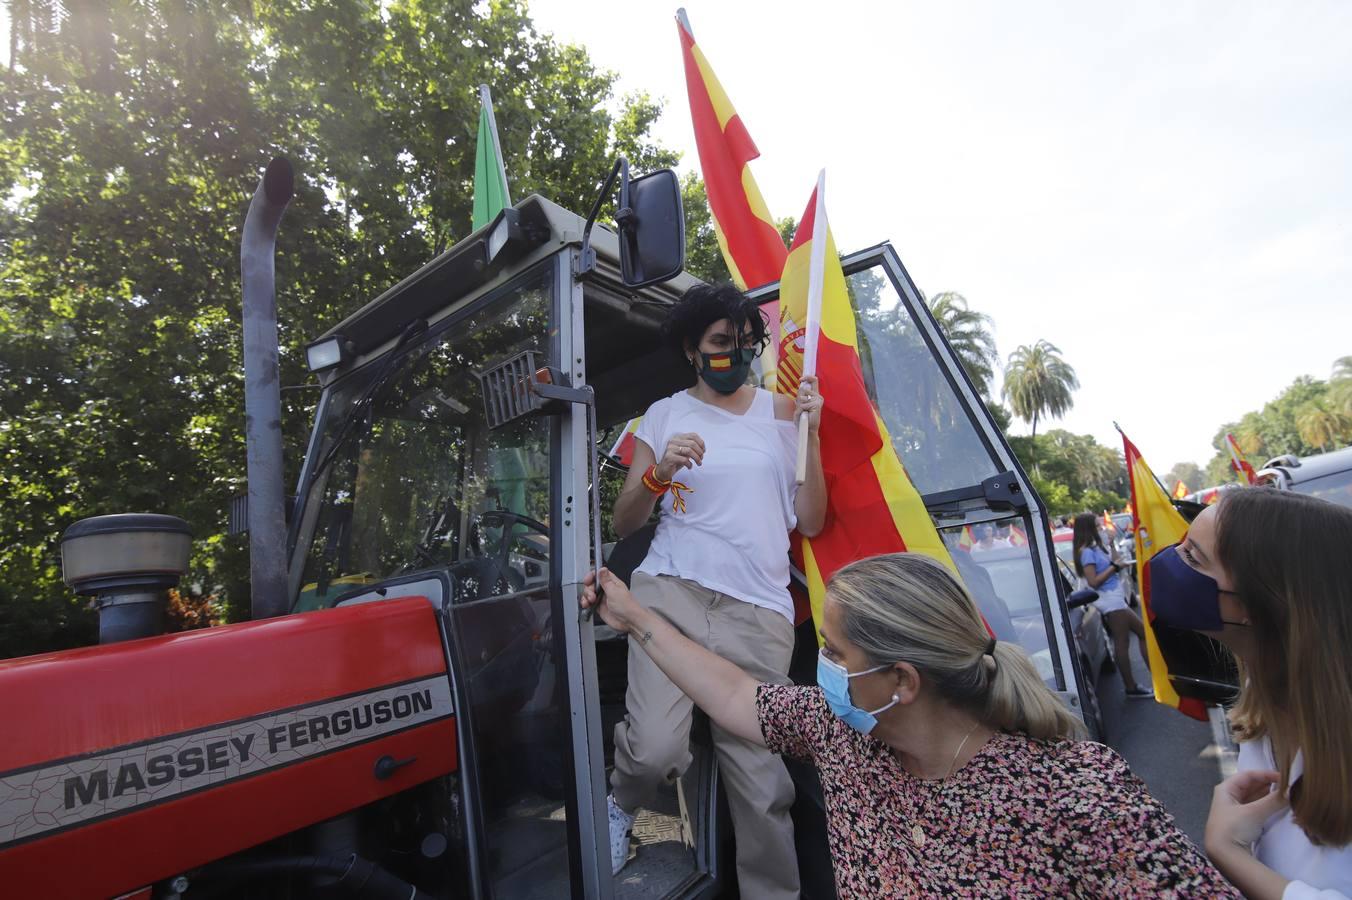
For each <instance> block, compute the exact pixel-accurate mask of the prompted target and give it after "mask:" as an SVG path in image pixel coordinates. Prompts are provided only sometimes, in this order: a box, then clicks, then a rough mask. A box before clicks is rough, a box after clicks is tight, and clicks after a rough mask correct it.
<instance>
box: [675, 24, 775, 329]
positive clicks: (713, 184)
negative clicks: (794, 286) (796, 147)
mask: <svg viewBox="0 0 1352 900" xmlns="http://www.w3.org/2000/svg"><path fill="white" fill-rule="evenodd" d="M676 26H677V29H678V30H679V31H680V33H681V51H682V54H683V55H684V57H685V86H686V91H687V93H689V95H690V118H691V120H692V121H693V122H694V126H695V146H696V147H697V148H698V149H699V165H700V170H701V171H702V172H703V173H704V188H705V190H706V191H707V192H708V194H709V212H710V213H712V214H713V220H714V234H716V235H717V236H718V246H719V247H720V248H721V249H722V251H723V259H724V260H725V261H726V262H727V264H728V271H729V272H731V273H732V280H733V281H735V282H736V283H737V286H738V287H739V288H741V289H742V290H747V289H748V288H754V287H760V286H761V285H763V284H769V283H770V282H772V281H776V280H777V279H778V278H779V274H780V272H782V271H783V269H784V258H785V256H786V255H787V252H786V251H785V249H784V241H783V239H782V238H780V236H779V232H778V231H777V230H776V229H775V225H774V219H772V218H771V217H770V211H769V210H768V209H767V208H766V206H765V200H764V199H763V198H762V197H761V192H760V188H758V187H757V186H756V179H754V178H752V177H751V169H750V168H749V167H748V166H747V163H749V162H751V160H753V159H755V158H757V157H758V156H760V151H759V150H757V149H756V144H755V142H754V141H752V140H751V135H750V134H749V133H747V130H746V125H744V124H743V123H742V118H741V116H739V115H737V110H735V109H733V108H732V101H730V100H729V99H728V95H727V94H725V93H724V92H723V86H722V85H721V84H719V83H718V78H717V77H716V76H715V75H714V70H713V69H712V68H711V67H710V66H709V61H708V60H707V59H705V58H704V54H703V53H701V52H700V49H699V47H698V46H696V44H695V38H694V35H692V34H691V33H690V26H689V22H688V21H687V20H685V18H684V10H682V11H681V12H680V13H678V14H677V18H676ZM770 312H771V313H773V310H770Z"/></svg>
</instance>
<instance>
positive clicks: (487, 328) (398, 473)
mask: <svg viewBox="0 0 1352 900" xmlns="http://www.w3.org/2000/svg"><path fill="white" fill-rule="evenodd" d="M549 279H550V275H549V270H548V269H545V270H542V271H541V272H540V273H539V274H537V275H536V276H534V277H533V278H530V279H528V281H527V282H526V283H524V284H521V285H519V286H518V287H516V288H515V289H514V290H509V291H508V292H506V293H505V294H502V295H500V296H499V297H497V298H496V299H494V300H491V301H489V302H488V303H487V304H486V305H483V306H480V307H479V308H478V309H477V310H475V311H474V312H472V313H470V314H469V315H468V316H465V317H461V318H458V319H457V320H455V321H454V322H453V324H452V325H451V326H450V327H439V328H438V330H437V331H436V332H435V333H433V334H431V335H429V336H428V337H426V338H425V339H424V340H423V341H422V343H421V344H419V345H417V346H415V347H413V348H412V349H411V350H408V351H405V352H404V355H403V357H402V359H399V360H397V361H396V362H395V363H394V364H393V365H394V368H393V369H390V368H388V367H386V366H384V365H382V362H383V361H378V362H376V363H373V364H371V365H368V366H366V367H365V368H364V369H362V370H361V371H358V372H356V373H354V374H353V375H351V376H349V377H348V378H347V379H346V380H345V381H344V382H342V383H340V384H339V385H338V386H336V387H335V388H334V389H333V391H332V395H331V397H330V398H329V402H328V403H327V404H326V405H325V410H324V421H323V422H322V423H321V424H320V428H321V430H322V433H323V434H324V441H323V443H322V444H321V445H320V447H319V450H318V452H319V453H320V455H319V456H318V457H317V458H318V459H321V460H325V459H327V460H328V464H327V465H325V466H323V468H322V470H321V471H320V472H319V474H318V477H317V478H315V479H314V484H313V485H312V486H311V488H310V490H311V497H310V499H309V502H308V503H307V507H309V508H317V510H318V512H317V516H315V518H314V519H313V521H314V523H315V524H314V529H313V532H312V534H311V535H310V536H309V541H308V552H307V553H306V555H305V561H304V566H303V574H302V577H301V580H300V587H299V592H298V596H297V597H296V598H295V608H296V609H297V610H303V609H314V608H319V607H325V606H330V605H332V603H333V602H334V600H335V599H336V598H338V597H340V596H341V595H342V594H344V593H350V592H352V591H354V590H357V589H359V588H360V586H362V585H366V584H370V583H373V582H376V581H380V580H382V579H384V578H388V577H391V576H393V575H397V574H400V573H403V572H409V571H414V570H417V569H424V568H429V567H434V566H452V565H456V564H459V565H456V568H455V569H454V570H453V572H454V574H456V575H457V576H459V578H460V579H461V580H462V581H463V582H464V583H462V584H461V585H459V587H460V589H461V590H462V591H465V590H467V591H469V592H470V593H471V595H472V596H487V595H492V594H502V593H507V592H509V591H511V590H520V589H522V588H523V587H527V586H530V585H531V584H534V583H542V582H544V581H546V580H547V577H548V549H549V541H548V533H547V529H548V521H549V427H548V424H547V422H546V421H545V420H543V419H540V418H526V419H519V420H517V421H515V422H511V423H509V424H507V425H505V426H503V427H500V428H495V429H492V430H490V429H489V427H488V424H487V419H486V415H485V408H484V397H483V392H482V390H481V387H480V381H479V378H478V377H477V376H478V374H479V373H481V372H482V371H483V370H484V369H486V368H489V367H491V366H492V365H493V364H494V363H496V362H500V361H502V360H504V359H506V358H509V357H511V356H514V355H516V354H517V353H519V352H521V351H525V350H533V351H536V352H537V353H538V354H539V356H538V360H539V362H538V364H541V365H542V364H544V363H545V362H546V361H547V360H548V354H549V337H548V333H549V297H550V291H549V283H548V282H549ZM382 376H384V377H382ZM353 415H356V416H357V417H358V421H357V422H355V423H353V422H351V421H350V419H351V417H352V416H353ZM345 423H346V424H345ZM335 441H337V442H338V443H337V444H336V446H334V442H335ZM304 538H305V536H304V535H302V539H304ZM490 563H491V564H490Z"/></svg>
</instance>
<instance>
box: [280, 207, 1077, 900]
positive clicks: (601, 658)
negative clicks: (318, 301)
mask: <svg viewBox="0 0 1352 900" xmlns="http://www.w3.org/2000/svg"><path fill="white" fill-rule="evenodd" d="M678 217H679V210H678ZM593 218H594V216H593ZM622 224H623V223H622ZM677 224H679V222H678V223H677ZM626 240H632V241H633V242H634V245H633V246H630V247H628V248H622V247H621V242H622V241H626ZM642 241H643V238H642V237H635V236H634V235H632V234H628V235H627V234H626V232H625V230H624V229H623V228H621V230H620V235H619V236H617V235H616V234H614V233H612V232H610V231H608V230H605V229H602V228H592V227H591V226H590V223H589V220H584V219H583V218H582V217H580V216H578V215H575V214H573V213H571V212H569V211H567V210H564V209H562V208H561V207H559V206H557V205H555V204H553V203H551V202H550V201H548V200H546V199H544V198H542V197H538V196H532V197H529V198H527V199H525V200H523V201H522V202H520V203H518V204H517V205H516V206H515V207H514V208H511V209H508V210H505V211H504V212H503V213H502V214H500V215H499V217H498V218H497V219H496V220H495V221H494V222H492V223H490V224H489V225H488V226H486V227H485V228H483V229H481V230H480V231H478V232H476V233H475V234H473V235H471V236H470V237H469V238H467V239H465V240H464V241H462V242H461V243H460V244H458V245H457V246H455V247H453V248H452V249H450V250H449V251H447V252H446V253H444V254H442V255H441V256H439V257H438V258H436V259H435V260H433V261H432V262H430V263H428V264H427V265H426V266H424V267H423V268H422V269H420V270H419V271H418V272H416V273H414V274H413V275H411V276H410V277H408V278H406V279H405V280H404V281H402V282H400V283H399V284H398V285H396V286H394V287H393V288H391V289H390V290H389V291H386V292H385V293H384V294H382V295H381V296H379V297H378V298H376V299H375V300H374V301H372V302H371V303H369V304H367V305H366V306H364V307H363V308H361V309H360V310H358V311H357V312H355V313H354V314H352V315H351V316H349V317H348V318H347V319H346V320H344V321H343V322H341V323H339V324H338V325H337V326H335V327H334V328H333V329H331V330H330V331H329V332H328V333H326V334H325V335H323V336H322V337H321V338H320V339H318V340H317V341H315V342H314V343H312V344H311V345H310V347H309V358H310V362H311V367H312V369H314V370H315V372H316V374H317V376H318V377H319V379H320V381H321V384H322V386H323V394H322V397H321V399H320V401H319V403H318V409H317V413H316V420H315V427H314V431H313V436H312V439H311V444H310V447H309V450H308V453H307V456H306V461H305V465H304V467H303V471H302V474H301V477H300V484H299V488H298V496H297V498H296V501H295V506H294V509H293V510H292V512H291V516H290V521H291V525H290V534H289V540H288V553H289V559H288V565H287V571H288V578H289V583H288V592H289V597H288V602H289V603H290V606H291V609H292V611H293V612H304V611H317V610H327V609H333V608H344V607H352V606H357V605H361V604H368V603H380V602H383V601H388V600H392V599H395V598H400V597H408V596H421V597H426V598H428V599H429V600H430V601H431V603H432V604H433V605H434V606H435V607H436V609H437V616H438V621H439V623H440V626H439V627H440V628H441V630H442V633H443V640H444V642H445V647H446V653H447V660H448V669H449V672H450V675H451V681H452V694H453V699H454V705H455V709H456V729H457V735H458V761H459V762H458V765H459V767H458V773H457V777H456V779H455V780H454V782H453V785H452V790H451V791H450V792H449V794H450V796H451V797H452V801H453V809H451V810H447V811H445V813H444V814H445V815H446V816H447V817H448V818H454V819H455V820H456V821H455V823H454V828H452V829H450V832H449V833H452V834H454V835H455V836H456V837H457V841H456V848H455V852H454V853H451V854H449V856H448V857H447V858H448V859H449V860H451V862H450V863H448V865H454V866H455V867H456V868H457V870H458V872H459V874H458V875H457V878H456V879H455V880H459V881H461V883H463V884H464V886H465V892H466V894H467V895H469V896H476V897H478V896H484V897H490V896H491V897H511V898H557V897H562V896H573V897H589V898H591V897H602V898H605V897H622V898H628V897H651V898H661V897H691V896H715V895H717V894H718V893H719V892H720V891H721V890H722V888H723V887H724V886H729V885H732V884H734V883H735V869H734V865H733V856H732V852H733V851H732V847H731V843H730V842H731V839H732V831H731V826H730V821H729V819H728V817H727V812H726V808H725V806H724V804H723V801H721V799H720V788H719V776H718V770H717V765H716V763H715V760H714V755H713V752H712V742H711V740H710V737H709V734H708V727H707V723H702V722H699V721H697V723H696V726H695V728H694V732H693V734H692V745H693V746H692V752H693V755H694V760H695V761H694V764H693V765H692V766H691V768H690V769H689V770H688V771H687V772H686V773H685V775H684V776H683V777H682V778H681V779H679V780H678V781H677V782H676V783H675V784H673V785H671V786H670V788H669V789H668V790H667V791H666V793H665V794H664V796H662V797H661V798H660V799H659V801H658V802H657V803H656V804H655V806H656V807H657V808H655V809H652V810H645V811H644V812H643V813H642V814H641V815H640V818H639V821H638V823H637V825H636V829H635V834H636V837H637V840H638V842H639V844H640V847H639V850H638V854H637V857H636V858H635V859H634V860H632V861H631V862H630V863H629V865H628V866H626V867H625V868H624V869H623V870H622V871H621V872H620V874H619V875H618V876H614V877H612V875H611V872H610V864H609V849H608V844H607V825H606V807H605V797H606V793H607V791H608V786H607V773H608V769H609V767H610V765H611V760H612V754H613V747H612V746H611V731H612V729H613V727H614V724H615V722H616V721H618V719H619V718H620V717H621V716H622V715H623V712H624V697H625V672H626V654H627V642H626V641H625V640H623V639H622V638H620V637H619V636H618V635H615V634H614V633H613V632H611V631H610V630H609V629H608V628H605V627H604V626H603V625H601V624H600V622H599V620H597V621H592V620H590V619H589V618H587V617H584V616H582V615H580V614H579V609H578V602H577V601H578V596H579V591H580V585H581V582H582V579H583V576H584V575H585V574H586V573H587V572H588V571H589V570H590V569H591V568H592V567H593V566H594V565H595V564H596V560H597V558H598V556H599V557H600V558H602V559H605V560H611V559H614V560H615V561H616V568H617V570H624V569H625V568H626V566H625V565H624V564H623V562H622V561H623V560H628V561H629V562H628V565H627V568H628V569H632V567H633V565H634V564H636V563H637V561H639V560H641V559H642V557H643V555H644V553H645V552H646V548H645V547H644V546H642V542H643V541H644V540H647V539H650V536H651V530H650V529H649V530H647V531H646V532H645V531H640V532H639V533H638V534H636V535H633V536H631V537H629V538H627V539H626V540H625V541H620V542H618V543H611V542H609V541H607V537H608V536H609V516H610V510H609V506H610V504H611V503H612V502H613V498H614V496H615V492H616V490H617V488H618V483H619V479H620V478H622V477H623V472H622V471H621V470H620V469H619V467H618V466H617V464H616V462H615V461H613V460H609V459H607V460H606V461H605V464H604V466H602V467H598V465H597V458H598V456H601V457H604V455H605V450H606V448H607V447H608V446H609V444H610V440H611V438H612V436H613V435H614V434H615V433H617V431H618V430H619V429H623V428H624V425H625V423H626V422H627V421H629V420H630V419H631V418H633V417H635V416H639V415H641V414H642V413H643V411H644V410H645V409H646V408H647V406H648V405H649V404H651V403H652V402H653V401H655V400H657V399H659V398H661V397H664V396H667V395H669V394H671V393H673V392H674V391H676V390H679V389H681V388H682V387H686V386H688V385H689V384H690V376H689V371H688V369H687V368H686V367H684V366H682V365H681V364H680V360H678V359H677V358H675V357H674V356H673V355H672V354H670V353H669V352H667V351H665V350H664V349H663V347H662V344H661V340H660V325H661V322H662V320H663V318H664V316H665V314H666V311H667V309H668V308H669V307H670V306H671V304H672V303H674V302H675V301H676V300H677V299H678V298H679V297H680V296H681V294H682V293H683V292H684V291H685V290H686V289H687V288H689V287H690V286H691V285H693V284H696V283H697V282H696V280H695V279H694V278H692V277H690V276H689V275H686V274H677V275H675V277H670V278H668V279H667V280H664V281H654V280H653V278H652V277H646V278H645V277H643V273H642V272H641V271H638V273H637V274H636V268H637V269H638V270H641V269H642V268H643V265H642V264H639V265H637V267H636V265H635V263H634V261H633V260H634V249H635V247H637V248H638V249H639V250H642V246H641V245H642ZM622 250H623V251H624V252H622ZM640 255H641V254H640ZM843 262H844V266H845V272H846V274H847V276H848V279H849V285H850V290H851V294H852V299H853V301H854V305H855V311H856V316H857V321H858V333H859V346H860V353H861V357H862V361H863V368H864V375H865V380H866V382H867V385H868V388H869V390H870V392H871V394H872V396H873V399H874V400H875V402H876V404H877V408H878V410H879V411H880V413H881V414H882V417H883V419H884V421H885V422H886V424H887V427H888V430H889V431H890V434H891V437H892V440H893V443H894V445H895V446H896V449H897V450H898V452H899V454H900V457H901V459H902V461H903V463H904V464H905V466H906V469H907V472H908V473H909V476H910V478H911V480H912V481H913V482H914V484H915V486H916V488H917V489H918V490H919V492H920V494H921V495H922V496H923V498H924V502H925V505H926V507H927V509H928V511H929V514H930V515H931V517H932V518H933V520H934V521H935V523H936V524H937V526H938V527H939V529H940V533H941V534H942V535H943V537H944V539H945V541H946V543H947V544H948V546H949V549H950V552H951V553H952V555H953V557H954V559H955V560H956V562H957V564H958V567H959V569H960V571H961V573H962V575H963V578H964V579H965V581H966V583H967V585H968V587H969V589H970V590H971V592H972V593H973V595H974V596H975V597H976V599H977V602H978V603H979V604H980V606H981V608H982V610H983V612H984V613H985V615H986V618H987V620H988V621H989V622H990V624H991V626H992V627H993V628H994V630H995V631H996V633H997V635H998V636H999V637H1000V638H1001V639H1003V640H1013V641H1017V642H1019V643H1020V644H1022V645H1023V646H1024V647H1025V648H1026V649H1027V650H1028V652H1029V654H1030V655H1031V656H1032V657H1033V659H1034V661H1035V663H1036V664H1037V666H1038V668H1039V671H1040V672H1041V674H1042V676H1043V678H1044V679H1045V681H1046V682H1047V684H1048V685H1049V686H1050V687H1052V688H1053V689H1054V690H1056V691H1057V692H1058V693H1059V694H1060V695H1061V696H1062V697H1063V698H1064V699H1065V701H1066V702H1067V703H1068V704H1069V705H1070V706H1071V707H1072V708H1074V709H1076V710H1077V711H1078V712H1080V713H1081V714H1084V713H1085V710H1086V709H1088V710H1089V714H1088V715H1087V716H1086V718H1087V719H1088V720H1089V722H1090V727H1091V729H1094V728H1095V727H1096V724H1097V723H1096V721H1095V713H1094V710H1095V709H1096V706H1095V704H1094V702H1093V698H1092V688H1086V686H1085V679H1084V674H1083V673H1082V672H1081V660H1080V654H1079V651H1078V650H1077V648H1076V645H1075V640H1074V636H1073V632H1072V630H1071V627H1070V622H1069V619H1068V614H1067V610H1066V606H1065V602H1064V599H1063V595H1064V592H1063V588H1062V587H1061V586H1060V583H1059V582H1060V579H1059V577H1058V574H1057V570H1056V566H1055V561H1054V554H1053V551H1052V545H1051V540H1050V536H1049V532H1048V528H1047V522H1046V518H1045V515H1044V513H1043V510H1042V509H1041V507H1040V505H1039V503H1038V500H1037V498H1036V495H1035V494H1034V493H1033V492H1032V490H1031V488H1030V486H1029V482H1028V479H1027V477H1026V476H1025V475H1024V473H1023V472H1022V471H1021V469H1020V468H1019V466H1018V463H1017V462H1016V460H1015V459H1014V456H1013V454H1012V453H1011V452H1010V449H1009V447H1008V445H1007V443H1006V442H1005V440H1004V438H1003V436H1002V435H1001V433H1000V432H999V430H998V429H997V428H996V426H995V424H994V422H993V421H992V419H991V417H990V414H989V412H988V411H987V409H986V407H985V406H984V404H983V402H982V400H981V397H980V396H979V395H978V394H977V393H976V391H975V390H974V389H973V386H972V384H971V382H970V380H969V379H968V378H967V376H966V375H965V373H964V372H963V370H962V368H961V366H960V365H959V363H958V360H957V358H956V357H955V356H954V354H953V351H952V350H951V348H950V347H949V346H948V344H947V343H946V341H945V339H944V338H943V336H942V335H941V333H940V332H939V330H938V328H937V326H936V324H935V322H934V320H933V318H932V317H931V316H930V314H929V312H928V310H927V308H926V307H925V305H924V304H923V302H922V301H921V299H920V297H919V294H918V292H917V291H916V289H915V286H914V284H913V283H912V281H911V279H910V277H909V276H908V275H907V273H906V271H905V269H904V267H903V266H902V264H901V261H900V259H899V258H898V256H897V254H896V252H895V250H894V249H893V248H892V247H891V246H890V245H888V244H881V245H878V246H876V247H873V248H870V249H868V250H864V251H860V252H858V253H855V254H852V255H851V256H849V257H847V258H846V259H845V260H844V261H843ZM658 268H659V269H660V268H661V266H658ZM649 271H652V267H651V266H649ZM659 274H661V273H659ZM643 282H650V283H646V284H643V285H642V286H635V285H636V284H642V283H643ZM776 292H777V285H770V286H767V287H764V288H761V289H759V290H757V291H756V292H754V293H753V295H752V296H753V298H754V299H756V300H758V301H760V302H762V303H765V304H770V303H773V302H774V301H775V300H776V299H777V293H776ZM980 523H992V524H993V525H995V526H997V528H998V530H999V531H1000V533H1001V534H1002V535H1004V536H1005V539H1006V541H1007V542H1008V543H1007V546H1008V549H1006V550H1004V551H1002V552H1001V553H1000V554H996V555H991V556H989V557H986V558H983V557H982V555H981V554H979V553H972V552H970V549H969V545H970V543H971V541H970V535H971V528H972V526H974V525H977V524H980ZM799 644H800V647H799V651H800V652H799V654H798V655H797V656H796V663H795V668H794V671H793V673H792V674H793V675H794V676H795V677H796V678H798V679H799V680H802V681H809V682H810V681H811V679H812V677H813V671H814V670H813V665H812V663H813V658H814V657H815V653H816V644H815V634H814V632H813V631H812V629H811V627H810V624H808V625H804V626H800V628H799ZM399 652H400V648H399V647H398V646H392V645H388V644H386V643H384V642H383V641H382V637H381V635H380V634H379V633H377V632H373V633H372V634H371V635H370V653H372V654H398V653H399ZM316 664H323V661H320V660H317V661H316ZM791 771H792V772H793V774H794V776H795V780H796V781H797V782H798V797H799V799H798V802H797V805H796V808H795V822H796V826H797V830H798V841H799V844H800V849H801V850H802V860H803V862H802V880H803V887H804V893H805V895H807V896H832V877H831V871H830V864H829V857H828V855H827V852H826V847H825V838H824V835H825V830H824V820H823V817H822V801H821V796H820V791H819V790H818V789H817V788H816V785H815V778H814V776H813V773H812V772H811V771H810V770H807V769H803V768H801V767H796V766H794V767H791Z"/></svg>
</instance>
